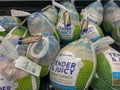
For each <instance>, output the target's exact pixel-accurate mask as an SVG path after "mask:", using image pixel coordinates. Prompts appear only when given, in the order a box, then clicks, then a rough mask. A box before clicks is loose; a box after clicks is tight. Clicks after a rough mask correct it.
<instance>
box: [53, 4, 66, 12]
mask: <svg viewBox="0 0 120 90" xmlns="http://www.w3.org/2000/svg"><path fill="white" fill-rule="evenodd" d="M53 5H54V6H56V7H58V8H61V9H64V10H66V11H67V9H66V7H64V6H63V5H61V4H59V3H57V2H53Z"/></svg>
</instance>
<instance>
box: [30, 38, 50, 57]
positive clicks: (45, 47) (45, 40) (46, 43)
mask: <svg viewBox="0 0 120 90" xmlns="http://www.w3.org/2000/svg"><path fill="white" fill-rule="evenodd" d="M42 38H43V40H42V41H41V42H42V45H43V48H42V50H41V51H40V52H39V53H38V54H35V52H34V50H35V48H36V46H37V45H38V44H39V42H35V43H33V44H32V46H31V47H30V51H29V53H30V55H31V56H32V57H33V58H37V59H40V58H42V57H44V56H45V54H46V53H47V51H48V49H49V40H48V38H45V37H42Z"/></svg>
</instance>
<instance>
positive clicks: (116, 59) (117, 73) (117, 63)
mask: <svg viewBox="0 0 120 90" xmlns="http://www.w3.org/2000/svg"><path fill="white" fill-rule="evenodd" d="M104 55H105V57H106V58H107V60H108V62H109V64H110V66H111V71H112V84H113V85H119V86H120V53H119V52H117V51H115V50H114V49H108V50H107V51H105V52H104Z"/></svg>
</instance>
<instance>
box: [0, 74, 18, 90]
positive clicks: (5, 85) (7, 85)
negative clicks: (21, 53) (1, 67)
mask: <svg viewBox="0 0 120 90" xmlns="http://www.w3.org/2000/svg"><path fill="white" fill-rule="evenodd" d="M17 87H18V84H17V83H14V81H13V80H12V81H8V80H7V79H6V78H5V77H3V76H2V75H1V74H0V90H15V89H16V88H17Z"/></svg>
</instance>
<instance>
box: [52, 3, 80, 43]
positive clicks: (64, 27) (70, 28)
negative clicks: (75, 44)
mask: <svg viewBox="0 0 120 90" xmlns="http://www.w3.org/2000/svg"><path fill="white" fill-rule="evenodd" d="M53 4H54V5H55V6H56V7H59V8H60V11H59V15H58V23H57V29H58V33H59V36H60V40H61V42H62V43H69V42H71V41H74V40H77V39H78V38H79V35H80V24H79V15H78V12H77V10H76V9H75V5H74V4H73V3H71V2H68V1H67V2H64V3H63V5H61V4H59V3H57V2H54V3H53Z"/></svg>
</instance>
